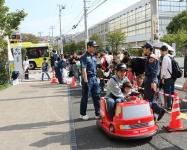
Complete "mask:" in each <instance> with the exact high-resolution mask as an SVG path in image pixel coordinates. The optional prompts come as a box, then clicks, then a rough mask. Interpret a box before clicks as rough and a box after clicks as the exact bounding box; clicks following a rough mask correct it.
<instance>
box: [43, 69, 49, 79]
mask: <svg viewBox="0 0 187 150" xmlns="http://www.w3.org/2000/svg"><path fill="white" fill-rule="evenodd" d="M44 73H45V74H46V75H47V77H48V80H50V76H49V74H48V72H43V71H42V81H43V80H44Z"/></svg>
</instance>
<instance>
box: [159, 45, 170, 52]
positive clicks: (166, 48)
mask: <svg viewBox="0 0 187 150" xmlns="http://www.w3.org/2000/svg"><path fill="white" fill-rule="evenodd" d="M160 50H161V51H168V47H167V46H166V45H163V46H161V48H160Z"/></svg>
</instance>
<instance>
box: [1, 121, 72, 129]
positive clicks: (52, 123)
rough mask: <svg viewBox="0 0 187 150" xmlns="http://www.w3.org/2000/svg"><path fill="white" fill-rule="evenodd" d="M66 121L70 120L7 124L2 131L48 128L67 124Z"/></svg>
mask: <svg viewBox="0 0 187 150" xmlns="http://www.w3.org/2000/svg"><path fill="white" fill-rule="evenodd" d="M65 123H69V120H66V121H48V122H37V123H26V124H15V125H9V126H5V127H0V131H14V130H28V129H40V128H47V127H48V126H56V125H62V124H65Z"/></svg>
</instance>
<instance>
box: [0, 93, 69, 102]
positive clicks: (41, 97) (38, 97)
mask: <svg viewBox="0 0 187 150" xmlns="http://www.w3.org/2000/svg"><path fill="white" fill-rule="evenodd" d="M67 95H68V93H67V94H64V95H51V96H36V97H20V98H7V99H0V102H1V101H17V100H25V99H31V100H33V99H39V100H41V99H43V98H50V97H63V96H67Z"/></svg>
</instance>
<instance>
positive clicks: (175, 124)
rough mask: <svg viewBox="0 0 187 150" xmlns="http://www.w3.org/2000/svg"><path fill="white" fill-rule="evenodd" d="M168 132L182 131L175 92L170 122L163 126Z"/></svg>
mask: <svg viewBox="0 0 187 150" xmlns="http://www.w3.org/2000/svg"><path fill="white" fill-rule="evenodd" d="M165 128H166V130H167V131H168V132H174V131H184V130H186V129H184V127H183V122H182V120H181V118H180V106H179V97H178V96H177V94H175V96H174V98H173V105H172V111H171V119H170V123H169V125H168V126H167V127H165Z"/></svg>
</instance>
